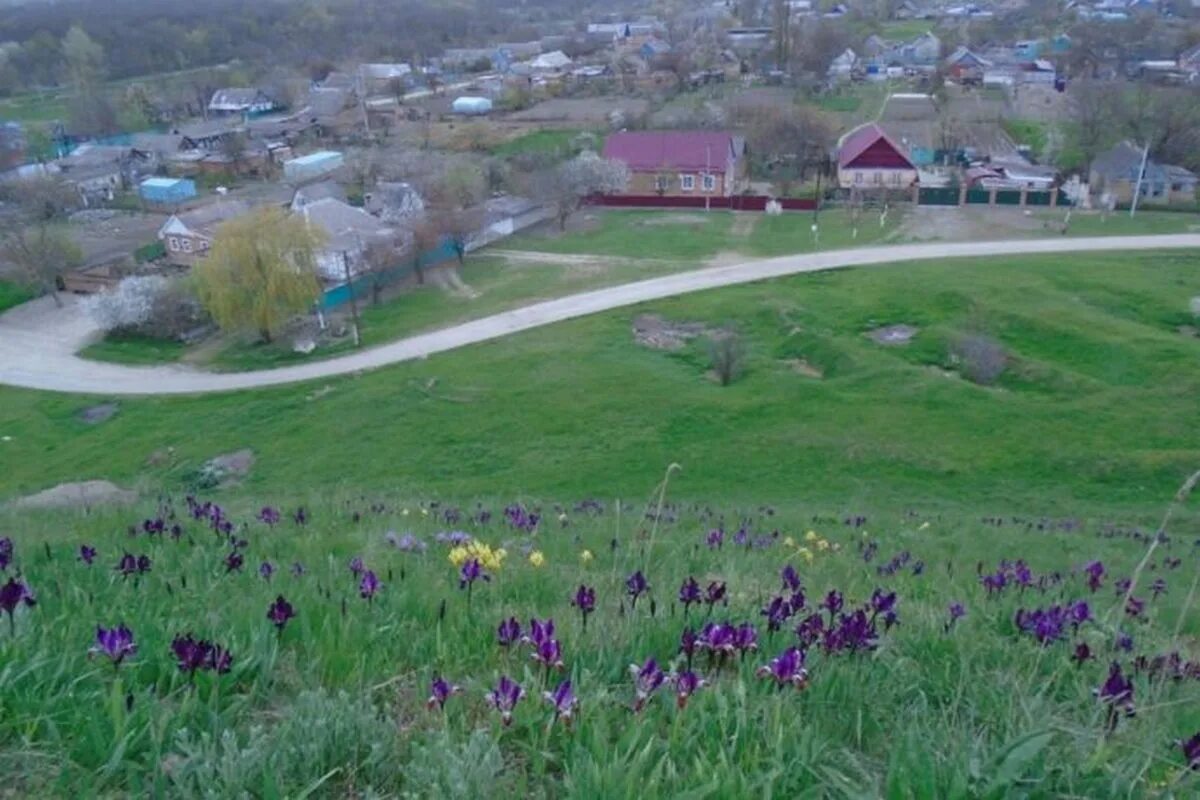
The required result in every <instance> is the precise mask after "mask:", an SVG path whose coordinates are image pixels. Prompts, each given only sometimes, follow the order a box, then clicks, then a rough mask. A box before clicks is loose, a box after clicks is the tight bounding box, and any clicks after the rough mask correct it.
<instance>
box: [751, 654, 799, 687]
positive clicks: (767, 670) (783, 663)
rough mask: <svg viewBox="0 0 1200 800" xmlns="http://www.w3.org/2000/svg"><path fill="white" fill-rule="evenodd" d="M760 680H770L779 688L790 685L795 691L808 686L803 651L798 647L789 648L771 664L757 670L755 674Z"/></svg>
mask: <svg viewBox="0 0 1200 800" xmlns="http://www.w3.org/2000/svg"><path fill="white" fill-rule="evenodd" d="M756 674H757V675H758V677H760V678H770V679H771V680H773V681H775V683H776V685H778V686H779V688H783V687H784V686H787V685H791V686H794V687H795V688H797V689H803V688H805V687H806V686H808V670H806V669H805V668H804V651H803V650H801V649H800V648H799V647H789V648H788V649H787V650H784V651H783V652H782V653H780V654H779V656H778V657H777V658H773V659H771V663H770V664H767V665H764V666H762V667H759V668H758V671H757V673H756Z"/></svg>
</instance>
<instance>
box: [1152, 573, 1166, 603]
mask: <svg viewBox="0 0 1200 800" xmlns="http://www.w3.org/2000/svg"><path fill="white" fill-rule="evenodd" d="M1150 593H1151V594H1152V595H1153V596H1154V599H1155V600H1157V599H1158V596H1159V595H1160V594H1166V593H1167V582H1166V580H1164V579H1163V578H1155V580H1154V583H1152V584H1150Z"/></svg>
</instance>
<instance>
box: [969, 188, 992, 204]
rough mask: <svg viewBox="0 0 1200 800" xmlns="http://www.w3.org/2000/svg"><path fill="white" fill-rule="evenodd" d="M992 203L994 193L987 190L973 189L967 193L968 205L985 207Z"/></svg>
mask: <svg viewBox="0 0 1200 800" xmlns="http://www.w3.org/2000/svg"><path fill="white" fill-rule="evenodd" d="M990 202H992V193H991V192H990V191H988V190H987V189H971V190H969V191H968V192H967V205H975V206H978V205H984V206H986V205H987V204H988V203H990Z"/></svg>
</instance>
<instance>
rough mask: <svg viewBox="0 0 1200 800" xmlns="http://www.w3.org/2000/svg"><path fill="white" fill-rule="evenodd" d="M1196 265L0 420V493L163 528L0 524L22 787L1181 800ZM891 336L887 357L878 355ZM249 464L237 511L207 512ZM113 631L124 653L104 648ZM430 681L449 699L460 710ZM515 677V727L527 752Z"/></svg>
mask: <svg viewBox="0 0 1200 800" xmlns="http://www.w3.org/2000/svg"><path fill="white" fill-rule="evenodd" d="M1198 263H1200V258H1198V257H1197V256H1196V255H1194V254H1191V253H1175V254H1163V253H1155V254H1150V255H1136V256H1135V255H1130V254H1124V253H1121V254H1114V255H1111V256H1089V257H1086V258H1064V257H1057V258H1030V259H1022V260H1019V261H1018V260H1012V259H1005V258H1003V257H997V258H994V259H979V260H972V261H949V262H937V263H929V264H912V265H904V266H903V267H892V268H889V267H883V268H872V269H861V270H854V271H844V272H836V273H826V274H816V275H809V276H802V277H794V278H788V279H782V280H776V281H770V282H766V283H761V284H755V285H750V286H744V287H738V288H732V289H725V290H720V291H715V292H709V293H704V294H699V295H693V296H688V297H683V298H677V299H674V300H669V301H662V302H656V303H652V304H648V305H646V306H644V307H641V308H634V309H626V310H622V311H618V312H612V313H609V314H604V315H599V316H596V317H592V318H587V319H583V320H578V321H575V322H571V323H566V324H563V325H558V326H554V327H552V328H547V329H544V330H539V331H533V332H529V333H525V334H521V335H519V336H515V337H512V338H509V339H506V340H503V341H498V342H495V343H492V344H489V345H485V346H479V347H473V348H470V349H466V350H462V351H458V352H454V353H449V354H445V355H442V356H438V357H435V358H431V359H429V360H428V361H425V362H422V363H417V364H406V365H399V366H395V367H392V368H388V369H386V370H383V371H380V372H377V373H372V374H367V375H363V376H359V377H351V378H345V379H340V380H332V381H328V382H321V383H317V384H311V385H303V386H292V387H283V388H278V389H272V390H269V391H261V392H249V393H238V394H232V395H217V396H205V397H195V398H166V399H123V400H120V401H119V402H120V408H119V410H118V412H117V414H116V415H115V416H114V417H112V418H111V419H109V420H108V421H105V422H101V423H99V424H95V425H88V424H86V423H84V422H83V421H81V420H80V418H79V412H80V411H81V410H82V409H84V408H86V407H88V406H91V405H93V404H95V403H96V402H99V401H100V400H103V399H104V398H83V397H70V396H60V395H48V394H40V393H34V392H26V391H19V390H14V389H8V388H4V389H0V437H3V441H2V442H0V453H2V454H3V456H4V462H3V463H4V469H3V471H2V472H0V496H3V497H6V498H7V497H10V496H13V495H17V494H23V493H27V492H30V491H34V490H37V489H41V488H44V487H46V486H49V485H51V484H54V483H56V482H58V481H62V480H76V479H83V478H99V477H106V478H110V479H113V480H116V481H118V482H121V483H125V484H129V485H140V486H141V487H142V488H144V489H146V490H147V492H146V494H145V497H146V498H147V499H146V500H145V501H143V502H142V503H140V504H139V505H137V506H135V507H133V508H128V509H122V510H103V509H100V510H93V511H91V512H86V513H85V512H80V511H40V512H33V511H25V512H16V511H13V510H11V509H0V531H3V536H4V537H10V539H11V547H10V546H9V545H8V543H7V542H3V543H0V569H4V572H2V573H0V586H4V587H6V592H7V594H6V595H5V597H8V598H9V599H11V600H12V603H10V604H9V605H12V613H11V614H8V613H0V764H3V765H4V767H5V774H6V781H7V786H8V788H9V789H10V791H12V792H14V793H16V795H19V796H31V797H32V796H37V797H77V796H96V795H100V796H119V795H137V796H147V795H153V796H171V797H202V796H219V797H227V796H243V795H249V796H256V797H283V796H289V797H295V796H339V797H341V796H355V797H358V796H363V797H374V796H405V797H427V796H428V797H439V798H475V797H482V796H493V795H510V796H520V797H578V798H598V797H605V798H634V797H664V798H665V797H681V796H689V797H705V798H708V797H711V798H727V797H845V798H851V797H889V798H891V797H895V798H903V797H996V798H1000V797H1016V796H1032V797H1043V796H1044V797H1051V796H1066V795H1072V796H1083V797H1112V796H1138V797H1140V796H1153V795H1157V794H1160V793H1163V792H1167V793H1168V794H1167V795H1164V796H1178V797H1184V796H1191V795H1192V794H1194V793H1195V791H1196V789H1197V788H1198V784H1197V780H1198V779H1200V772H1197V771H1195V770H1191V769H1188V757H1189V756H1188V755H1187V753H1188V752H1190V751H1185V750H1184V749H1183V748H1182V747H1181V746H1180V745H1179V744H1178V742H1179V741H1188V740H1189V739H1190V738H1191V737H1192V736H1193V735H1200V717H1198V716H1197V714H1196V711H1195V709H1196V707H1197V701H1198V700H1200V695H1198V694H1197V686H1198V685H1200V684H1197V682H1196V680H1195V677H1196V675H1200V644H1198V641H1200V638H1198V637H1200V617H1198V616H1197V615H1196V614H1195V600H1196V592H1197V575H1198V574H1200V573H1198V572H1197V562H1196V558H1197V548H1196V544H1195V543H1194V542H1193V540H1194V539H1195V538H1196V535H1195V532H1196V530H1197V528H1196V524H1197V515H1196V514H1195V512H1194V511H1191V510H1190V508H1194V504H1195V501H1194V500H1192V501H1191V503H1190V507H1189V505H1187V504H1185V505H1183V506H1182V507H1181V508H1180V509H1178V511H1177V514H1176V516H1175V517H1174V520H1173V522H1172V525H1171V527H1170V528H1169V530H1168V532H1167V535H1166V536H1165V537H1163V538H1161V539H1159V538H1158V537H1155V536H1154V535H1153V532H1154V530H1155V527H1154V526H1155V525H1157V522H1158V520H1159V519H1160V518H1161V515H1162V511H1163V509H1164V507H1165V503H1166V500H1167V499H1168V498H1169V497H1170V496H1171V495H1172V494H1173V493H1174V492H1175V491H1176V489H1177V487H1178V486H1179V484H1180V483H1181V481H1182V480H1183V479H1184V478H1185V477H1186V476H1187V475H1188V474H1189V473H1190V472H1192V471H1194V470H1195V469H1197V468H1198V467H1200V433H1198V432H1197V430H1196V427H1195V422H1196V417H1195V398H1196V396H1197V390H1198V389H1200V372H1198V371H1197V369H1196V366H1197V356H1198V355H1200V340H1197V339H1196V338H1194V337H1193V336H1191V335H1189V334H1188V333H1187V331H1183V332H1181V331H1180V327H1181V326H1184V325H1188V324H1191V320H1190V318H1189V316H1188V313H1187V299H1188V298H1189V297H1191V296H1194V295H1196V294H1200V291H1198V290H1197V277H1196V276H1197V274H1198V273H1197V270H1196V267H1197V265H1198ZM643 314H656V315H658V316H659V317H660V318H661V319H662V320H665V321H666V322H667V323H670V324H676V325H679V324H682V323H694V324H700V325H703V326H707V327H708V328H710V329H716V328H727V329H734V328H735V329H736V330H737V331H739V333H740V336H741V337H742V338H743V340H744V341H745V343H746V346H747V352H748V359H747V362H746V372H745V375H744V376H743V377H742V379H741V380H738V381H736V382H735V383H733V384H732V385H731V386H727V387H722V386H719V385H718V384H717V383H715V382H714V381H713V380H711V379H710V378H709V377H708V376H707V374H706V373H707V372H708V369H709V363H708V355H707V352H706V349H705V346H704V344H703V342H702V341H701V339H693V340H691V341H690V342H688V343H687V344H686V345H685V346H684V347H682V348H681V349H678V350H674V351H664V350H658V349H651V348H648V347H646V346H644V345H643V344H639V343H638V342H637V341H635V339H634V336H633V334H632V330H631V328H632V324H633V320H634V319H635V318H638V317H639V316H640V315H643ZM897 324H905V325H910V326H913V327H915V328H916V329H917V333H916V335H915V337H914V338H913V339H912V341H911V342H910V343H909V344H908V345H906V346H892V347H885V346H883V345H881V344H879V343H878V342H876V341H875V340H874V339H873V338H872V337H871V336H870V335H868V334H870V332H872V331H876V330H877V329H878V328H879V327H881V326H887V325H897ZM643 327H644V326H643ZM978 332H984V333H986V334H987V335H989V336H992V337H995V338H996V339H997V340H998V341H1000V342H1001V343H1002V344H1003V346H1004V347H1005V348H1006V350H1007V354H1008V359H1009V361H1008V368H1007V370H1006V371H1005V372H1004V373H1003V374H1002V375H1001V377H1000V378H999V380H998V381H997V382H996V383H995V384H994V385H992V386H986V387H985V386H980V385H976V384H975V383H972V382H970V381H967V380H965V379H964V378H963V377H962V375H961V364H959V363H956V362H955V361H954V360H953V359H952V358H950V357H949V351H950V345H951V344H952V343H953V342H955V341H956V340H958V338H959V337H960V336H961V335H962V334H964V333H978ZM242 447H250V448H253V449H254V450H255V452H256V454H257V456H258V461H257V463H256V464H255V466H254V468H253V471H252V472H251V474H250V476H249V477H248V478H247V479H246V480H245V481H244V482H243V483H242V484H241V485H238V486H235V487H231V488H226V489H214V488H212V487H204V488H201V487H200V486H198V483H197V469H198V467H199V466H200V465H201V464H202V463H203V462H204V461H205V460H206V459H208V458H210V457H212V456H214V455H216V454H218V453H222V452H226V451H230V450H234V449H237V448H242ZM673 462H674V463H678V464H680V465H682V469H680V470H672V471H670V472H669V473H668V472H667V465H668V464H670V463H673ZM664 474H668V478H669V479H668V480H666V481H664ZM188 490H191V491H195V492H197V493H198V494H199V500H197V501H195V502H192V501H190V500H185V499H183V495H184V492H185V491H188ZM160 492H161V493H160ZM618 498H621V499H618ZM208 500H212V501H215V502H216V503H217V507H215V508H214V507H213V506H211V505H205V504H204V503H205V501H208ZM555 501H558V502H555ZM452 531H457V532H458V533H457V534H455V538H454V540H453V541H447V539H448V538H450V537H449V533H450V532H452ZM462 537H470V538H471V540H472V541H474V542H476V543H478V547H477V548H476V549H475V550H472V551H470V552H468V551H466V550H458V549H455V546H456V545H455V543H456V542H457V541H460V540H462ZM1152 541H1154V542H1156V544H1155V545H1154V547H1153V548H1150V552H1149V553H1147V546H1148V544H1149V543H1150V542H1152ZM485 546H486V547H485ZM93 548H94V550H95V552H94V553H93V552H92V549H93ZM499 550H503V552H504V555H503V557H501V556H500V555H498V553H497V551H499ZM126 556H128V557H126ZM139 556H144V557H145V559H146V560H145V561H142V562H141V566H139V558H138V557H139ZM471 558H475V559H477V560H478V561H479V566H481V567H482V569H483V571H484V573H485V574H486V578H484V577H479V578H477V579H476V580H474V582H470V581H469V580H468V579H469V578H470V577H471V576H472V573H471V571H470V569H468V570H466V571H465V572H464V570H463V567H464V565H467V564H469V563H470V559H471ZM1097 564H1098V565H1099V566H1096V565H1097ZM787 567H791V568H793V569H794V570H795V576H794V579H792V577H791V575H790V574H789V573H787V572H785V570H786V568H787ZM368 572H369V575H370V577H368ZM639 575H640V577H641V578H644V580H645V583H646V584H647V586H648V588H647V589H646V591H642V590H641V585H640V582H639V577H638V576H639ZM984 578H986V580H984ZM692 580H694V581H695V584H696V589H695V591H696V592H698V593H699V596H700V600H699V602H694V603H693V602H691V600H692V596H691V594H690V593H689V591H688V587H689V586H690V585H691V584H690V582H689V581H692ZM18 581H20V584H21V585H27V586H28V587H29V589H30V590H31V591H32V592H34V593H35V595H36V604H35V605H28V604H26V603H24V602H22V600H21V597H22V595H21V594H20V588H21V586H20V585H18V583H17V582H18ZM1125 581H1129V583H1125ZM377 584H378V585H377ZM14 587H15V588H14ZM581 587H583V588H584V589H586V590H592V591H594V595H595V602H594V606H592V605H589V604H588V603H587V601H586V597H585V599H584V600H583V601H582V602H583V603H584V606H583V607H585V608H588V609H591V610H589V611H588V613H587V614H586V615H585V614H583V613H582V608H581V606H580V605H579V602H580V601H579V600H578V599H577V598H579V597H580V594H579V592H580V588H581ZM14 592H15V593H14ZM892 593H895V594H894V595H893V594H892ZM585 595H586V592H585ZM1127 595H1128V596H1129V597H1131V598H1133V599H1132V600H1129V599H1127ZM685 600H686V601H687V602H685ZM573 601H575V602H573ZM281 602H282V603H286V605H287V606H288V607H290V609H291V610H292V611H293V612H294V617H288V616H287V615H286V614H282V613H281V612H282V610H283V609H284V606H282V605H280V603H281ZM272 609H274V613H275V616H274V617H272V616H271V615H270V614H271V610H272ZM952 609H954V610H953V611H952ZM4 610H5V611H7V610H8V606H7V605H6V606H5V607H4ZM959 611H961V612H962V614H961V616H959V615H958V612H959ZM859 612H861V613H859ZM510 618H511V619H512V620H514V622H515V624H516V625H517V626H518V627H519V628H520V629H521V632H522V633H524V634H526V635H531V631H532V625H531V621H530V620H531V618H536V619H538V620H546V619H552V620H553V621H554V625H555V629H554V633H553V634H552V639H553V642H554V643H555V644H546V645H543V646H542V647H541V648H540V649H538V648H535V647H533V646H531V645H528V644H520V643H517V642H510V643H505V642H504V640H503V639H502V638H501V634H500V631H499V630H498V629H499V626H500V624H501V623H502V622H504V621H506V620H509V619H510ZM725 624H728V625H731V626H734V628H736V629H737V630H738V631H740V633H738V635H737V636H736V637H735V638H734V639H733V640H731V641H729V642H728V643H723V642H725V639H723V638H722V637H724V636H726V634H727V630H726V629H724V628H721V627H714V626H718V625H725ZM122 625H124V626H126V627H127V628H128V631H129V635H130V637H131V644H133V645H135V646H136V649H135V650H133V651H132V652H127V651H125V650H121V649H120V648H119V647H118V646H117V644H114V642H113V641H111V639H110V637H109V634H108V633H105V634H104V635H103V637H101V638H103V639H104V641H100V640H99V639H98V633H97V627H100V628H103V629H104V631H110V630H112V629H114V628H118V627H119V626H122ZM751 630H752V631H753V634H754V643H753V644H754V646H751V645H752V642H751V639H750V633H749V632H750V631H751ZM690 634H697V635H699V636H700V637H701V642H700V644H699V645H696V646H695V647H694V648H693V647H692V646H691V645H689V644H688V642H689V641H690V640H689V638H688V636H689V635H690ZM189 637H190V638H189ZM793 647H795V648H797V650H796V651H790V650H789V649H790V648H793ZM106 648H107V649H106ZM801 652H802V654H803V656H802V657H803V669H804V672H803V673H801V672H800V671H798V670H796V669H792V670H785V669H784V661H783V660H780V659H786V658H789V657H792V656H795V657H800V655H799V654H800V653H801ZM1172 653H1176V654H1178V656H1177V660H1172V658H1173V657H1172V656H1170V655H1169V654H1172ZM539 654H540V658H541V660H539V657H538V656H539ZM650 659H654V660H655V662H656V664H657V665H658V667H659V668H660V669H662V670H663V673H664V674H663V676H662V681H661V683H660V681H659V678H658V676H657V673H655V672H654V671H653V670H651V669H650V667H649V665H648V661H649V660H650ZM559 660H561V662H562V663H561V666H559V665H557V663H555V662H557V661H559ZM543 661H549V662H550V663H549V664H548V665H547V664H545V663H543ZM1112 663H1115V664H1116V665H1117V667H1118V668H1119V670H1120V673H1119V677H1120V681H1117V680H1115V679H1112V680H1110V676H1111V673H1110V669H1112V667H1111V666H1110V665H1111V664H1112ZM631 664H633V665H635V666H634V669H633V673H642V675H643V676H642V677H641V678H639V677H638V676H637V675H635V674H631V670H630V665H631ZM773 670H774V672H773ZM692 677H694V678H696V679H697V680H698V681H700V684H699V685H698V686H697V687H696V688H695V689H694V691H691V692H690V693H689V689H690V684H689V683H688V681H689V680H690V679H691V678H692ZM438 678H443V679H445V680H446V681H447V682H448V683H449V684H451V685H453V686H455V687H458V689H460V691H458V692H456V693H453V694H451V695H449V696H448V697H446V698H445V705H444V708H443V707H440V706H439V704H438V703H437V702H436V701H435V702H434V703H433V704H432V706H429V705H427V702H426V701H427V698H429V697H430V695H431V692H432V691H433V683H434V681H435V680H437V679H438ZM503 678H508V679H511V680H512V681H514V682H515V683H516V684H517V685H519V686H520V688H521V691H522V692H523V694H522V695H521V697H520V699H519V700H518V701H517V702H516V705H515V707H514V708H513V709H512V710H511V721H510V722H509V723H508V724H505V722H504V721H503V716H502V714H501V713H500V710H499V709H497V708H496V707H495V704H494V703H492V702H491V701H490V700H489V692H492V691H495V690H496V688H497V687H498V685H499V684H500V683H501V681H502V679H503ZM1126 679H1128V680H1129V681H1130V683H1129V684H1128V687H1126V684H1125V683H1124V681H1125V680H1126ZM565 681H569V682H570V687H569V688H570V693H571V695H572V696H573V697H574V698H575V700H576V701H577V704H575V705H572V704H570V703H569V702H567V700H566V699H564V696H563V695H561V694H560V696H559V699H560V701H561V702H560V703H559V704H558V707H557V712H560V713H556V708H555V705H554V704H553V703H551V702H549V701H547V700H546V699H545V697H544V693H547V692H549V693H554V692H555V691H556V690H560V689H561V688H562V687H563V683H564V682H565ZM639 687H640V689H641V691H642V695H644V696H642V697H641V699H640V700H639V694H638V692H639ZM1127 690H1128V692H1131V694H1127ZM1131 710H1132V711H1136V715H1133V716H1130V715H1128V714H1127V712H1128V711H1131ZM561 712H567V713H565V714H564V713H561Z"/></svg>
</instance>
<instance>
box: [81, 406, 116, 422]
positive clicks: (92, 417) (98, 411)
mask: <svg viewBox="0 0 1200 800" xmlns="http://www.w3.org/2000/svg"><path fill="white" fill-rule="evenodd" d="M119 409H120V406H119V405H117V404H116V403H101V404H99V405H95V406H89V407H87V408H85V409H83V410H82V411H80V412H79V419H80V421H82V422H86V423H87V424H88V425H99V424H100V423H101V422H107V421H108V420H110V419H112V418H113V416H114V415H115V414H116V413H117V411H118V410H119Z"/></svg>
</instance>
